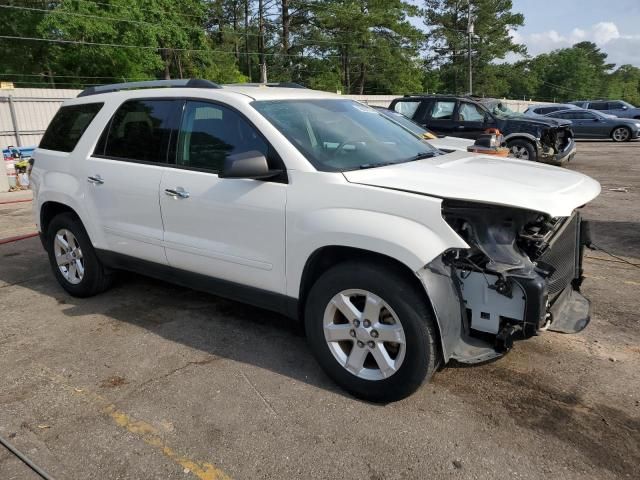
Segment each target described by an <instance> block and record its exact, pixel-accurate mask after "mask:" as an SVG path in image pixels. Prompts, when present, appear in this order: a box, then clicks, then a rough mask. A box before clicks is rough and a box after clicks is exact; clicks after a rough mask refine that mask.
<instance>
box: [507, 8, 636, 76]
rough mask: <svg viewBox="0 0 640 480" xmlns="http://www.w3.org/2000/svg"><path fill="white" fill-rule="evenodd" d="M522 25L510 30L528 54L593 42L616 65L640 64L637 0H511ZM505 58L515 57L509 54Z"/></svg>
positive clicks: (510, 59) (512, 58)
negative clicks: (520, 15)
mask: <svg viewBox="0 0 640 480" xmlns="http://www.w3.org/2000/svg"><path fill="white" fill-rule="evenodd" d="M512 1H513V11H514V12H518V13H522V14H524V21H525V25H524V27H520V28H518V29H517V30H516V31H514V32H512V36H513V39H514V41H516V42H517V43H522V44H524V45H526V46H527V50H528V52H529V55H532V56H534V55H538V54H540V53H546V52H550V51H551V50H554V49H557V48H564V47H570V46H571V45H573V44H574V43H577V42H581V41H585V40H586V41H591V42H594V43H596V44H597V45H598V46H599V47H600V48H601V50H602V51H604V52H605V53H607V54H608V55H609V57H608V59H607V61H608V62H609V63H615V64H616V65H617V66H620V65H623V64H627V63H628V64H631V65H635V66H636V67H640V0H512ZM505 60H507V61H513V60H516V58H514V56H513V55H511V56H509V57H507V58H506V59H505Z"/></svg>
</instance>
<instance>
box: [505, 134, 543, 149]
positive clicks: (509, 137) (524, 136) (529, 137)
mask: <svg viewBox="0 0 640 480" xmlns="http://www.w3.org/2000/svg"><path fill="white" fill-rule="evenodd" d="M518 139H520V140H529V141H530V142H531V143H533V145H534V146H535V147H536V150H537V151H540V149H541V144H540V140H538V139H537V138H536V137H535V136H534V135H531V134H530V133H524V132H518V133H510V134H509V135H505V137H504V141H505V142H508V141H510V140H518Z"/></svg>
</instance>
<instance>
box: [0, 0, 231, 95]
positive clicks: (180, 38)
mask: <svg viewBox="0 0 640 480" xmlns="http://www.w3.org/2000/svg"><path fill="white" fill-rule="evenodd" d="M41 6H42V8H39V9H38V10H29V11H25V10H19V9H16V10H15V11H10V13H11V14H12V16H13V19H15V21H16V22H19V21H20V20H24V19H25V18H27V19H28V25H30V30H29V31H32V32H35V33H36V34H37V36H38V37H40V38H45V39H50V40H53V42H51V43H49V42H38V44H37V45H38V46H40V48H38V47H37V46H35V45H33V44H31V43H18V42H15V43H13V44H11V45H10V46H9V47H8V50H14V51H17V50H19V49H20V48H21V49H23V51H24V52H29V53H28V54H27V56H28V57H29V61H28V62H24V61H23V58H21V57H23V56H24V55H17V56H15V55H14V56H11V55H6V54H5V52H6V50H5V48H6V47H4V42H3V47H2V50H0V52H2V54H3V58H11V59H12V60H11V61H12V62H14V64H13V65H11V67H10V68H11V70H12V71H14V72H16V73H22V74H29V75H33V74H38V73H41V74H42V75H44V76H45V78H48V79H49V80H50V82H51V84H52V85H55V84H56V83H57V81H58V80H57V79H62V78H64V79H65V80H66V81H64V82H62V83H63V84H64V86H67V87H68V86H82V85H83V84H87V83H107V82H108V81H110V80H111V81H113V80H121V81H123V80H138V79H148V78H158V77H161V78H162V77H163V78H175V77H178V78H183V77H208V78H211V79H213V80H218V81H234V80H238V79H241V78H242V77H241V76H240V74H239V72H238V70H237V68H236V66H235V62H236V61H235V58H234V55H233V51H232V50H231V49H229V48H226V47H225V48H214V45H213V41H212V39H211V38H210V37H209V36H208V35H207V33H206V30H205V29H204V28H203V25H204V23H205V12H206V8H205V3H204V2H203V1H201V0H184V1H181V2H179V4H175V2H172V1H169V0H133V1H132V0H105V1H102V2H98V3H94V2H84V1H83V2H78V1H74V0H61V1H59V2H43V3H42V5H41ZM8 10H9V9H8ZM12 23H13V22H12ZM20 25H21V26H22V27H24V24H20ZM17 36H22V35H17ZM227 50H229V51H227ZM12 53H14V52H12ZM36 55H37V56H38V57H39V58H31V57H35V56H36ZM13 59H15V60H13ZM21 62H22V63H21ZM18 78H20V77H18Z"/></svg>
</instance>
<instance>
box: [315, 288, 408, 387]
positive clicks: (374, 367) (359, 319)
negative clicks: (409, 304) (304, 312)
mask: <svg viewBox="0 0 640 480" xmlns="http://www.w3.org/2000/svg"><path fill="white" fill-rule="evenodd" d="M323 328H324V337H325V340H326V342H327V345H328V347H329V350H330V351H331V353H332V354H333V356H334V358H335V359H336V360H337V361H338V363H340V365H342V366H343V367H344V368H345V369H346V370H347V371H349V372H350V373H352V374H353V375H355V376H356V377H358V378H362V379H364V380H383V379H385V378H389V377H390V376H391V375H393V374H394V373H396V372H397V371H398V370H399V369H400V367H401V366H402V362H403V361H404V358H405V353H406V343H407V342H406V338H405V333H404V329H403V328H402V323H401V322H400V319H399V318H398V315H396V313H395V312H394V311H393V309H392V308H391V307H390V306H389V305H388V304H387V303H386V302H385V301H384V300H383V299H382V298H380V297H379V296H377V295H375V294H374V293H371V292H369V291H366V290H359V289H350V290H343V291H342V292H340V293H338V294H336V295H335V296H334V297H333V298H332V299H331V301H330V302H329V304H328V305H327V307H326V309H325V312H324V318H323Z"/></svg>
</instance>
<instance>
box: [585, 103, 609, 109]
mask: <svg viewBox="0 0 640 480" xmlns="http://www.w3.org/2000/svg"><path fill="white" fill-rule="evenodd" d="M589 108H591V109H593V110H607V102H592V103H591V105H590V106H589Z"/></svg>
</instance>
